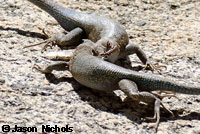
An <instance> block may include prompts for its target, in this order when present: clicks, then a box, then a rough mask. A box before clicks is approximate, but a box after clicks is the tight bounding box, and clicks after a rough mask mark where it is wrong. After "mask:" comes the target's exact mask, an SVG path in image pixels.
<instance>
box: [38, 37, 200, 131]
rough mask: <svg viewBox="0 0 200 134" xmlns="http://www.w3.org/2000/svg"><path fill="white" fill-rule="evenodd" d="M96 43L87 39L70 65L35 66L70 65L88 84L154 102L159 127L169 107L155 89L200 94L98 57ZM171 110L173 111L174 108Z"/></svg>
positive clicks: (198, 90)
mask: <svg viewBox="0 0 200 134" xmlns="http://www.w3.org/2000/svg"><path fill="white" fill-rule="evenodd" d="M92 46H93V43H92V42H90V41H85V42H83V44H81V45H79V46H78V47H77V48H76V50H75V52H74V54H73V56H72V58H71V59H70V62H69V64H67V63H66V62H61V63H58V64H53V65H50V66H48V67H47V68H45V69H44V70H43V69H41V68H40V67H39V66H35V68H36V69H37V70H39V71H40V72H42V73H51V72H52V71H53V70H54V69H56V70H66V69H68V68H67V65H68V67H69V70H70V72H71V73H72V76H73V78H74V79H75V80H76V81H78V82H79V83H80V84H82V85H84V86H86V87H89V88H92V89H96V90H100V91H104V92H113V91H114V90H117V89H120V90H121V91H123V92H124V93H125V94H126V95H127V96H128V97H130V98H132V99H133V100H139V101H143V102H146V103H152V102H154V117H153V119H157V121H156V123H155V127H156V128H157V127H158V124H159V120H160V105H162V107H163V108H165V107H164V105H163V104H162V102H161V100H160V99H159V97H158V96H156V95H154V94H152V93H151V91H154V90H160V91H172V92H177V93H183V94H193V95H199V94H200V88H199V87H197V86H192V85H188V84H181V83H177V82H175V81H174V80H170V79H167V78H164V77H161V76H157V75H153V74H145V73H141V72H136V71H132V70H129V69H126V68H123V67H120V66H117V65H115V64H113V63H110V62H107V61H104V60H102V59H101V58H98V57H97V56H94V53H93V49H94V48H93V47H92ZM165 109H166V108H165ZM166 110H167V109H166ZM168 111H169V110H168ZM169 112H170V113H172V112H171V111H169Z"/></svg>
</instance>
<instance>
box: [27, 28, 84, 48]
mask: <svg viewBox="0 0 200 134" xmlns="http://www.w3.org/2000/svg"><path fill="white" fill-rule="evenodd" d="M43 34H44V35H45V36H46V38H47V40H45V41H43V42H40V43H37V44H33V45H29V46H25V47H24V48H28V47H33V46H37V45H40V44H44V43H45V46H44V47H43V48H42V52H44V51H46V49H47V47H50V48H52V46H54V45H58V46H60V47H65V46H74V45H78V44H80V43H81V40H82V39H83V38H84V31H83V30H82V29H81V28H79V27H77V28H75V29H73V30H71V31H70V32H67V33H66V34H65V33H57V34H55V35H54V36H52V37H49V36H48V34H47V33H46V32H45V31H44V29H43Z"/></svg>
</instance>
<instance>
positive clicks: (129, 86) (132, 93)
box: [118, 79, 173, 129]
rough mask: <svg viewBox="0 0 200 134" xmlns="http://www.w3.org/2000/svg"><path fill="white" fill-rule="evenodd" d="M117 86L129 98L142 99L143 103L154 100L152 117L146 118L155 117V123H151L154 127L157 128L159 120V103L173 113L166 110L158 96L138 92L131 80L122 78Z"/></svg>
mask: <svg viewBox="0 0 200 134" xmlns="http://www.w3.org/2000/svg"><path fill="white" fill-rule="evenodd" d="M118 85H119V88H120V89H121V90H122V91H123V92H124V93H125V94H126V95H127V96H128V97H130V98H131V99H133V100H135V101H142V102H145V103H152V102H154V117H153V118H147V119H156V123H155V124H154V125H153V126H154V127H155V128H156V129H157V128H158V125H159V122H160V105H162V107H163V108H164V109H165V110H167V111H168V112H170V113H171V114H172V115H173V113H172V112H171V111H170V110H168V109H167V108H166V107H165V106H164V105H163V104H162V102H161V100H160V99H159V98H157V97H156V96H155V95H153V94H151V93H149V92H139V91H138V88H137V85H136V83H134V82H133V81H131V80H128V79H123V80H121V81H119V83H118Z"/></svg>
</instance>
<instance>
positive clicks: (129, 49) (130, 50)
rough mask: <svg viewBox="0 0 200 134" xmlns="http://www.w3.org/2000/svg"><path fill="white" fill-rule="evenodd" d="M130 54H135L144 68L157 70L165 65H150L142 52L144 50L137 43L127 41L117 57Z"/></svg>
mask: <svg viewBox="0 0 200 134" xmlns="http://www.w3.org/2000/svg"><path fill="white" fill-rule="evenodd" d="M131 54H136V55H137V57H138V58H139V59H140V61H141V62H142V63H143V64H144V65H145V68H148V69H150V70H152V71H153V70H159V68H160V67H165V66H158V67H155V66H154V65H152V64H151V63H150V62H149V60H148V58H147V56H146V54H145V53H144V51H143V50H142V49H141V48H140V47H139V46H138V45H135V44H132V43H129V44H128V45H127V46H126V47H125V49H124V50H122V51H121V52H120V55H119V59H120V58H125V57H126V56H128V55H131Z"/></svg>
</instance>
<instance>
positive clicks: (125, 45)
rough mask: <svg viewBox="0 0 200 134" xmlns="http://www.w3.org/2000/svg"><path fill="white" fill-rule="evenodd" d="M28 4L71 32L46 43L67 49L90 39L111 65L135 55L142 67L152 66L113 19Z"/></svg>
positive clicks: (44, 2) (42, 1)
mask: <svg viewBox="0 0 200 134" xmlns="http://www.w3.org/2000/svg"><path fill="white" fill-rule="evenodd" d="M28 1H30V2H31V3H33V4H35V5H37V6H38V7H40V8H41V9H43V10H44V11H46V12H47V13H49V14H50V15H51V16H53V17H54V18H55V19H56V20H57V22H58V23H59V24H60V25H61V27H62V28H64V29H65V30H66V31H69V32H68V33H67V34H63V33H60V34H56V35H55V36H53V37H52V38H50V39H48V40H47V41H46V42H52V41H55V42H56V44H58V45H60V46H68V45H78V44H80V43H81V42H82V39H89V40H91V41H93V42H94V43H95V44H96V45H97V47H95V48H94V49H95V52H96V54H97V55H100V54H102V56H103V57H106V58H107V60H108V61H111V62H113V63H114V62H116V60H118V59H120V58H124V57H126V56H127V55H130V54H134V53H136V54H137V56H138V57H139V59H140V60H141V61H142V63H143V64H145V65H149V64H148V59H147V56H146V55H145V53H144V52H143V51H142V50H141V49H140V47H139V46H138V45H135V44H133V43H130V42H129V38H128V34H127V32H126V31H125V30H124V28H123V27H122V26H121V25H120V24H119V23H118V22H116V21H114V20H113V19H110V18H108V17H105V16H98V15H96V14H86V13H82V12H77V11H75V10H72V9H68V8H64V7H63V6H60V5H57V4H55V3H53V2H52V1H51V0H28ZM25 47H29V46H25ZM108 48H109V49H108ZM151 68H152V67H151Z"/></svg>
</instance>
